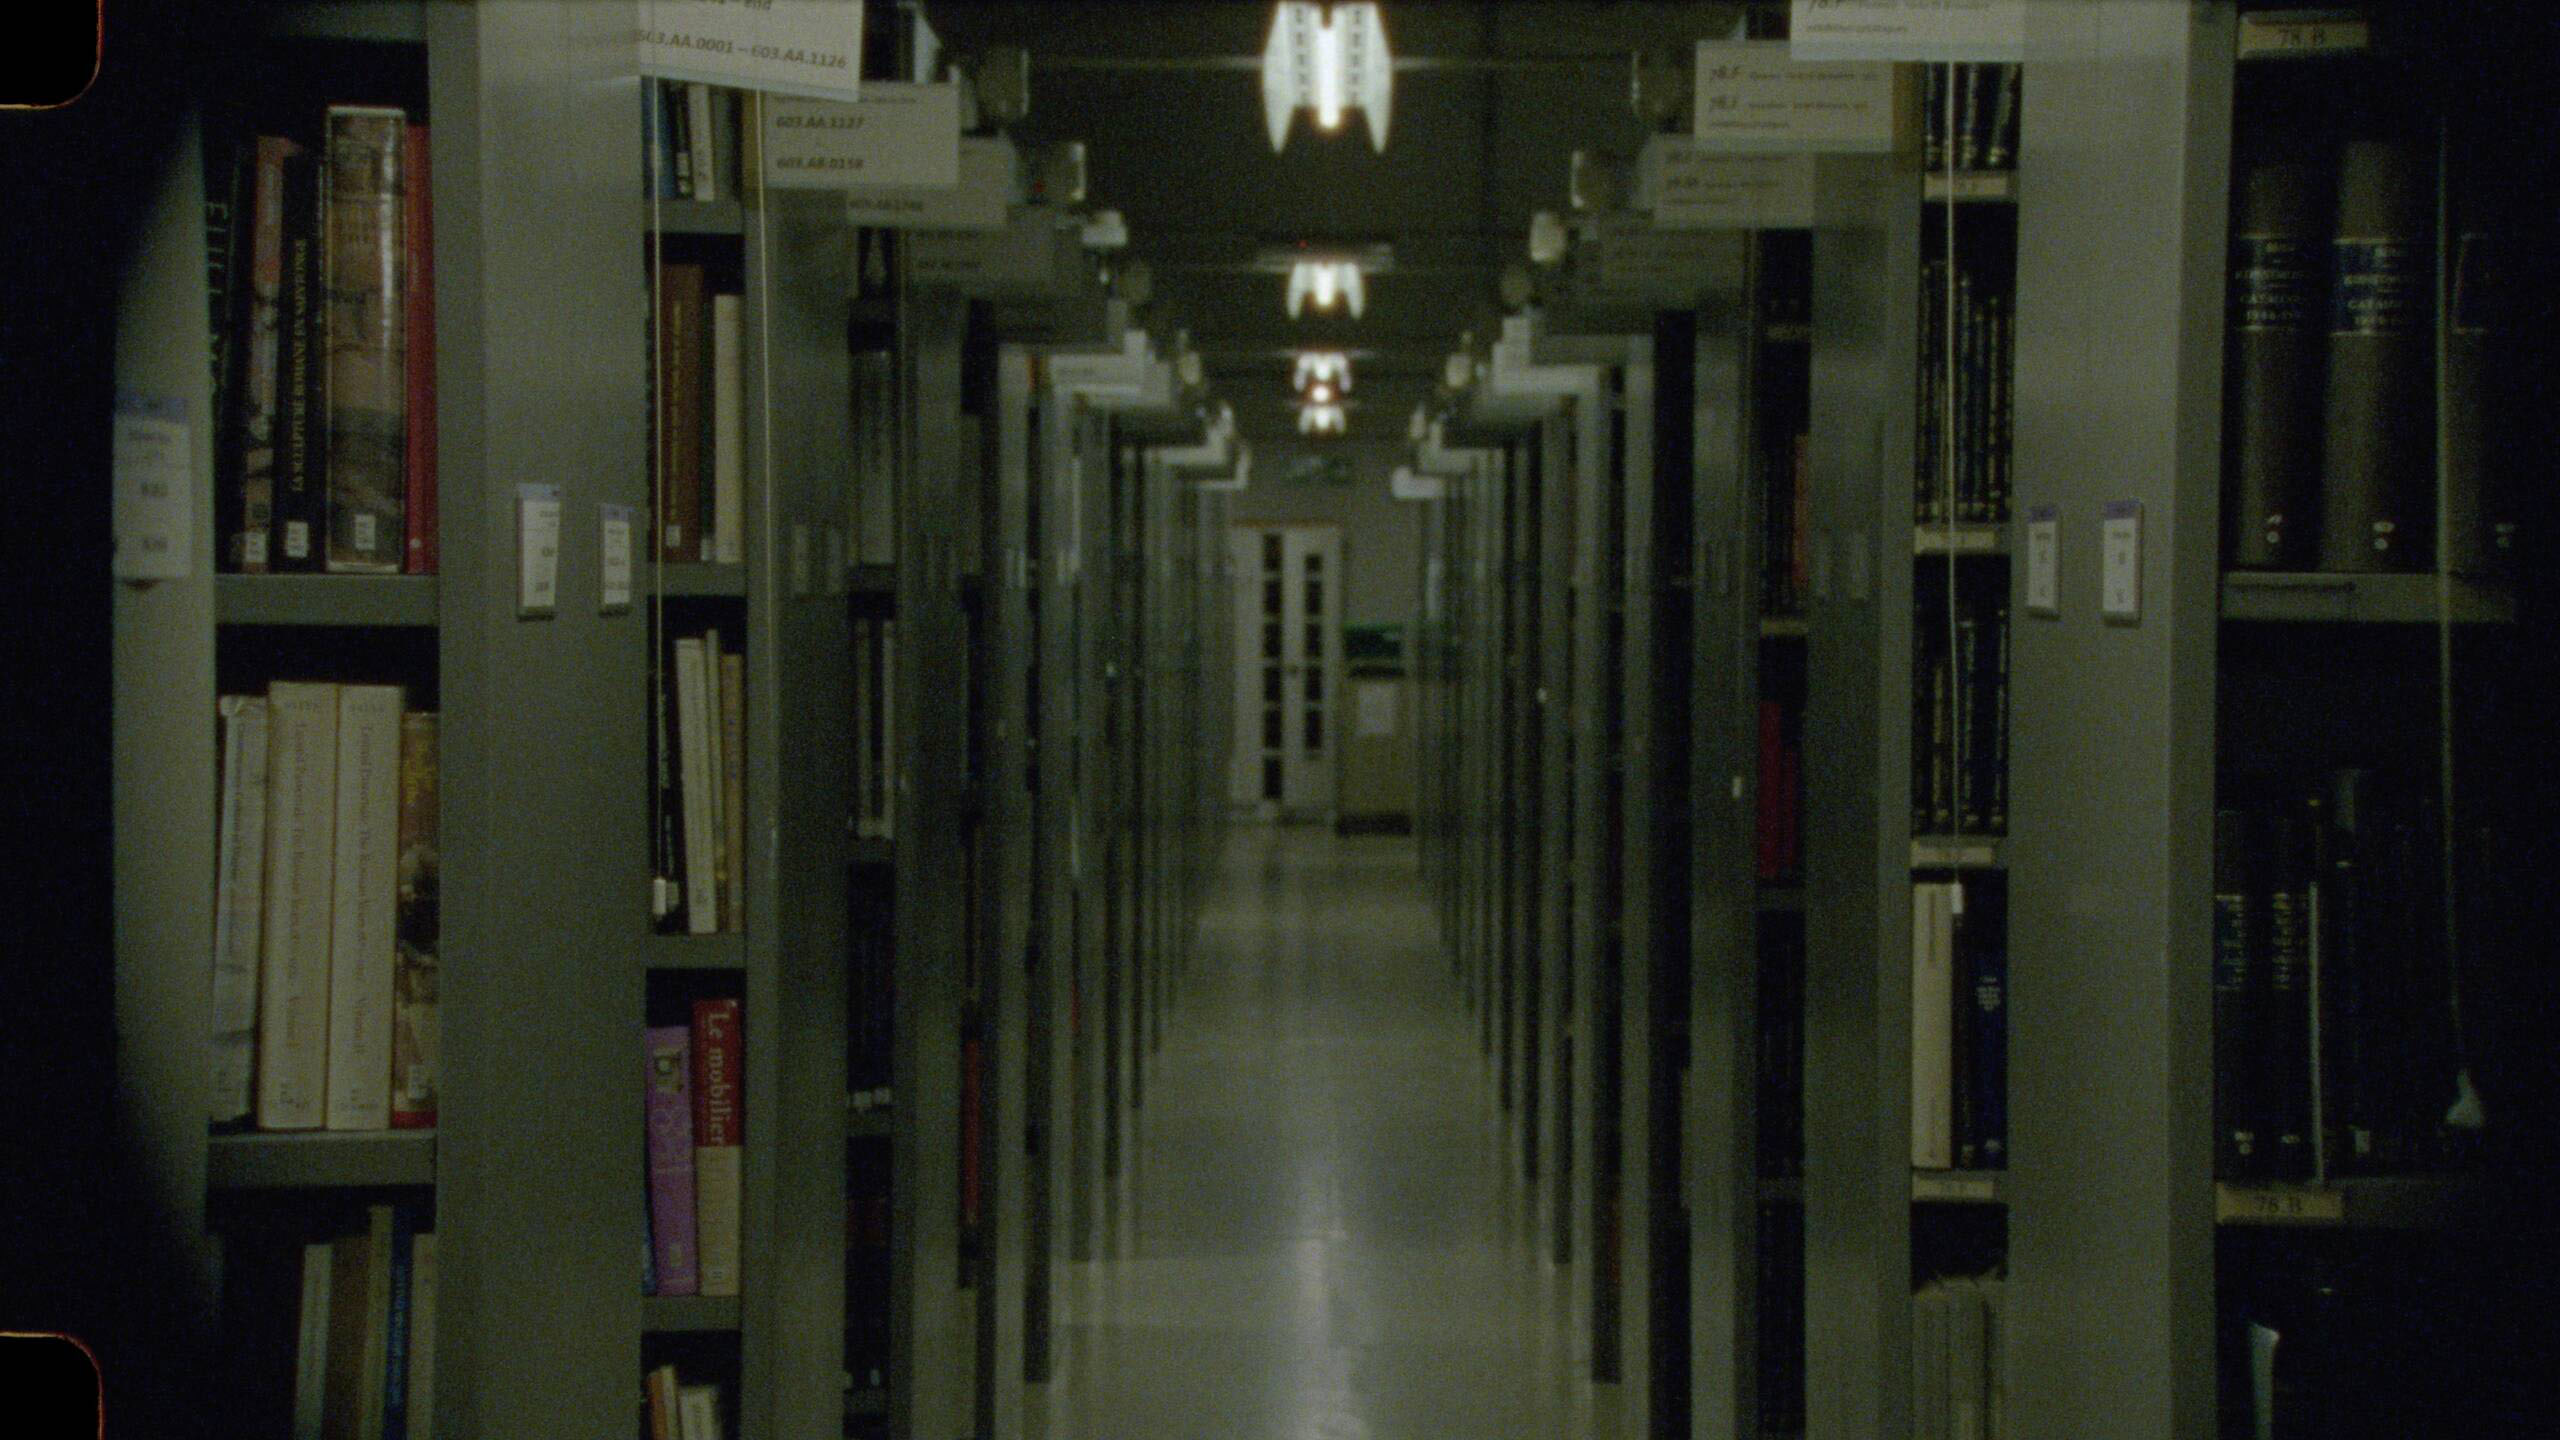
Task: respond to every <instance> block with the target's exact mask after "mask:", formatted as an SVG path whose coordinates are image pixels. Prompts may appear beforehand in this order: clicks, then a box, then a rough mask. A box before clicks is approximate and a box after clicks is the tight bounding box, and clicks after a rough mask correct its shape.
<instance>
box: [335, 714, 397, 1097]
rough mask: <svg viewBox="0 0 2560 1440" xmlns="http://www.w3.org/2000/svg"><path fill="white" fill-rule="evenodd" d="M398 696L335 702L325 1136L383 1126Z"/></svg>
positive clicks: (393, 928) (393, 927)
mask: <svg viewBox="0 0 2560 1440" xmlns="http://www.w3.org/2000/svg"><path fill="white" fill-rule="evenodd" d="M400 699H401V697H400V687H398V686H396V685H348V686H345V687H342V688H341V689H340V691H339V695H338V784H337V803H338V818H337V826H336V842H337V854H336V856H335V857H334V859H333V860H332V862H331V877H332V883H333V888H332V897H333V898H332V901H331V906H330V912H331V922H330V930H329V1075H328V1097H329V1098H328V1112H327V1124H328V1128H329V1129H332V1130H380V1129H384V1128H387V1127H388V1126H389V1125H390V1123H391V1010H392V1002H391V992H392V982H391V975H392V970H393V967H394V965H395V963H396V960H395V951H396V950H397V949H398V940H397V938H396V933H397V921H396V910H397V899H398V890H399V863H398V855H397V853H396V852H397V851H398V849H399V843H400Z"/></svg>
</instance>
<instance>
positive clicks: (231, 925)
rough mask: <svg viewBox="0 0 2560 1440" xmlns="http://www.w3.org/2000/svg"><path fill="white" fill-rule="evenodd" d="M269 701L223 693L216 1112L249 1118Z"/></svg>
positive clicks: (224, 1117)
mask: <svg viewBox="0 0 2560 1440" xmlns="http://www.w3.org/2000/svg"><path fill="white" fill-rule="evenodd" d="M268 728H269V727H268V724H267V701H266V697H265V696H262V695H226V696H224V697H222V838H221V853H220V857H219V858H218V860H217V861H216V870H217V878H216V882H215V891H214V912H213V1077H212V1078H213V1092H212V1093H213V1101H212V1118H213V1119H214V1120H215V1121H217V1122H222V1123H227V1122H230V1121H233V1120H242V1119H246V1118H247V1117H248V1115H249V1113H250V1111H251V1109H252V1108H253V1102H254V1099H255V1094H256V1090H257V1060H258V957H259V948H258V938H259V933H260V930H261V929H262V922H263V921H264V920H265V918H266V888H267V887H266V879H267V745H268Z"/></svg>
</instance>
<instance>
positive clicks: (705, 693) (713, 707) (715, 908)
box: [702, 630, 738, 931]
mask: <svg viewBox="0 0 2560 1440" xmlns="http://www.w3.org/2000/svg"><path fill="white" fill-rule="evenodd" d="M720 653H721V652H720V632H719V631H718V630H706V631H704V632H703V636H702V749H703V763H702V781H703V784H702V808H703V813H704V814H705V816H706V817H707V819H706V821H705V823H704V826H703V829H704V831H705V833H707V834H708V835H709V836H710V837H711V890H710V893H709V895H708V896H707V897H705V899H706V903H707V905H708V906H709V908H710V911H711V915H710V928H711V929H712V930H714V931H718V930H723V929H726V928H727V916H728V912H729V908H730V907H731V906H733V905H735V904H736V903H737V898H738V894H737V892H738V882H737V877H736V871H735V866H736V857H735V856H734V855H733V854H732V853H731V851H730V849H729V826H728V814H729V804H728V786H729V765H728V760H727V756H726V754H725V750H726V747H727V744H728V740H727V733H728V732H727V730H726V729H725V728H724V725H723V722H722V714H723V712H724V709H725V707H724V706H723V705H722V703H721V698H722V697H721V694H720V680H721V674H720Z"/></svg>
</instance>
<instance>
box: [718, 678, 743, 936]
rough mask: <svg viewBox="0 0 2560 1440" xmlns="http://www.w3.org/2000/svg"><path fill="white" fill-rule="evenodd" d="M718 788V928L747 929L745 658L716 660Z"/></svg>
mask: <svg viewBox="0 0 2560 1440" xmlns="http://www.w3.org/2000/svg"><path fill="white" fill-rule="evenodd" d="M720 764H721V771H722V777H723V778H722V781H721V786H720V804H721V815H720V825H721V830H722V832H723V833H724V834H725V835H726V836H727V839H728V845H727V851H728V855H729V879H730V886H729V892H728V905H727V907H726V909H725V910H724V911H723V913H722V917H721V919H722V926H721V928H723V929H725V930H729V931H731V932H738V931H743V930H745V929H746V928H747V858H746V857H747V657H746V656H744V655H739V654H735V653H728V654H723V655H722V656H721V657H720Z"/></svg>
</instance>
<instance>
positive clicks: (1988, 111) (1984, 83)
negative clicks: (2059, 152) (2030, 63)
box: [1920, 64, 2024, 171]
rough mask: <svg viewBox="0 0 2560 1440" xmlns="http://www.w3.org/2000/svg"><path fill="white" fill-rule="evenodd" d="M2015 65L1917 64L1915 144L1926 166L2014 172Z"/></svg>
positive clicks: (2019, 79)
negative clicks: (1917, 141) (1917, 129)
mask: <svg viewBox="0 0 2560 1440" xmlns="http://www.w3.org/2000/svg"><path fill="white" fill-rule="evenodd" d="M2023 88H2024V78H2023V71H2022V69H2021V67H2019V66H2017V65H1999V64H1960V65H1924V66H1922V67H1921V92H1920V143H1921V157H1922V161H1923V163H1924V164H1925V165H1926V166H1927V168H1929V169H1931V170H1943V169H1946V168H1948V167H1950V166H1952V167H1954V168H1955V169H1957V170H1959V171H1974V170H2014V169H2016V168H2017V165H2018V116H2019V108H2018V100H2019V95H2020V92H2021V90H2022V89H2023Z"/></svg>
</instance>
